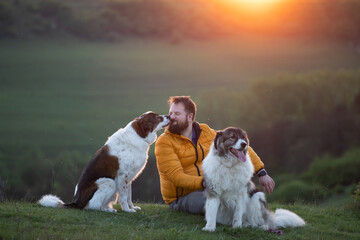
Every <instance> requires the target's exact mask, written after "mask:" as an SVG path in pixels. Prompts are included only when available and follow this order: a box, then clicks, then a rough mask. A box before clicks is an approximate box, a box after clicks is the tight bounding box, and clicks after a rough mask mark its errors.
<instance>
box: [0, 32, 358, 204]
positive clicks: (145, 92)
mask: <svg viewBox="0 0 360 240" xmlns="http://www.w3.org/2000/svg"><path fill="white" fill-rule="evenodd" d="M0 53H1V54H0V178H1V179H2V181H3V182H5V184H6V187H7V189H6V190H7V193H8V196H9V199H12V196H13V195H14V196H15V198H17V199H22V198H24V197H25V198H26V199H27V200H35V199H37V198H38V197H39V195H40V194H44V193H48V192H50V190H51V191H53V190H54V191H55V193H57V194H58V195H59V196H61V197H63V198H64V199H70V198H71V196H72V194H73V187H74V185H75V183H74V182H73V180H72V179H73V178H74V179H77V177H78V176H79V175H80V173H81V170H82V167H83V166H84V165H85V164H86V163H87V162H88V161H89V158H90V157H91V155H92V154H93V153H94V152H95V151H96V150H97V149H98V148H99V147H100V146H102V145H103V144H104V142H105V141H106V139H107V137H108V136H110V135H111V134H112V133H113V132H115V131H116V130H117V129H119V128H121V127H124V125H125V124H126V123H128V122H129V121H130V120H132V119H134V118H135V117H137V116H139V115H140V114H141V113H143V112H146V111H148V110H153V111H156V112H159V113H162V114H164V113H167V111H168V106H167V103H166V101H167V99H168V97H169V96H171V95H191V96H192V98H193V99H194V100H195V102H197V103H198V110H199V111H198V117H197V120H198V121H200V122H207V123H209V121H211V119H210V118H211V116H204V115H207V114H204V113H203V112H202V109H203V108H202V106H204V104H206V103H207V101H206V99H203V98H202V94H203V93H204V92H206V91H209V90H213V89H217V88H223V89H224V91H225V92H226V91H236V92H239V93H240V92H241V91H246V89H247V87H248V85H249V83H250V82H251V81H252V80H253V79H256V78H259V77H262V76H269V75H275V74H277V73H279V72H285V71H288V72H303V71H308V70H314V69H322V68H330V69H339V68H357V67H358V66H359V65H360V58H359V55H358V54H357V53H356V52H355V51H353V49H352V48H351V47H349V46H347V45H344V44H342V43H337V42H331V41H328V40H324V39H310V38H309V39H305V38H297V37H274V36H239V37H236V38H223V39H209V40H206V41H184V42H181V43H180V44H176V45H174V44H170V43H169V42H166V41H162V40H149V39H148V40H144V39H142V40H141V39H126V40H124V41H123V42H118V43H101V42H81V41H76V40H69V39H67V40H66V39H58V40H53V41H50V40H34V39H32V40H27V41H18V40H17V41H10V40H8V41H5V40H2V41H0ZM213 114H214V115H216V114H218V113H216V112H214V113H213ZM225 127H227V126H218V127H216V128H218V129H222V128H225ZM214 128H215V127H214ZM153 149H154V145H153V146H152V147H151V149H150V154H149V156H150V158H152V159H154V154H153ZM37 153H38V154H37ZM63 156H68V157H67V158H66V159H65V160H66V161H67V163H68V165H71V164H74V163H75V164H78V166H79V169H78V170H77V171H78V172H75V170H74V171H73V172H71V174H70V175H71V176H62V177H61V179H62V180H59V179H58V178H60V177H59V175H61V174H60V173H59V172H61V173H63V175H64V174H65V173H66V172H67V170H65V169H66V167H67V166H66V164H63V165H61V161H62V159H61V158H62V157H63ZM77 156H88V157H84V158H82V159H80V158H81V157H77ZM153 161H154V160H153ZM265 161H266V160H265ZM48 162H49V163H51V164H52V165H56V164H55V162H56V163H59V164H58V165H57V167H56V171H55V173H56V174H52V173H51V166H48V165H49V164H48ZM69 162H71V163H69ZM51 164H50V165H51ZM28 165H29V166H28ZM153 165H154V163H153ZM38 166H40V167H41V166H43V167H44V168H45V167H46V170H44V173H40V171H35V169H36V167H38ZM27 167H32V168H31V169H33V170H31V171H29V170H28V169H27ZM147 169H148V168H147ZM147 169H146V170H145V171H147ZM153 169H154V170H155V172H154V171H153V172H152V173H151V174H152V175H156V174H157V172H156V168H155V167H154V168H153ZM29 172H32V173H33V175H34V176H28V175H29ZM38 173H39V174H38ZM36 174H38V175H37V176H35V175H36ZM45 175H49V176H50V177H44V176H45ZM72 176H74V177H72ZM51 177H52V178H53V180H54V181H55V183H58V182H61V186H60V184H57V185H56V184H55V187H54V189H49V186H50V185H51V184H50V183H49V182H50V181H51V180H50V178H51ZM41 178H43V179H42V180H40V179H41ZM156 178H158V176H156ZM36 179H39V180H36ZM70 179H71V180H70ZM30 180H31V181H32V182H33V183H32V184H28V185H26V186H25V185H24V182H27V183H28V182H29V181H30ZM139 180H140V179H139ZM144 181H146V182H149V185H151V186H149V188H147V189H149V191H150V192H151V193H153V192H156V191H157V192H159V191H158V190H159V186H158V184H154V182H151V180H149V178H146V179H145V178H144V179H143V183H142V184H144ZM40 182H41V184H43V185H45V184H46V183H49V184H47V186H44V187H40V186H39V185H40ZM135 183H136V182H135ZM68 186H71V187H68ZM60 188H62V189H63V190H61V189H60ZM154 188H156V189H157V190H154ZM59 189H60V190H59ZM25 191H26V192H27V193H26V194H25V193H24V192H25ZM143 196H144V195H143V194H140V195H139V196H138V195H135V196H134V198H135V199H137V198H138V197H139V199H140V200H141V201H148V200H149V199H141V197H143ZM151 200H153V199H152V198H151Z"/></svg>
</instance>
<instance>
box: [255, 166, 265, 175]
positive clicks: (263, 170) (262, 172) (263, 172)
mask: <svg viewBox="0 0 360 240" xmlns="http://www.w3.org/2000/svg"><path fill="white" fill-rule="evenodd" d="M256 175H257V176H258V177H263V176H265V175H267V172H266V170H265V168H263V169H261V170H260V171H258V172H257V173H256Z"/></svg>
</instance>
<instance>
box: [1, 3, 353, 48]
mask: <svg viewBox="0 0 360 240" xmlns="http://www.w3.org/2000/svg"><path fill="white" fill-rule="evenodd" d="M359 12H360V1H359V0H335V1H326V0H318V1H288V3H286V4H285V3H284V4H283V7H281V8H280V7H279V8H278V9H274V12H273V13H272V14H271V15H269V16H266V17H264V19H263V20H262V21H256V22H255V21H253V19H252V18H251V17H249V16H248V15H247V14H246V13H245V12H244V10H243V9H242V8H240V7H239V8H234V6H233V5H229V3H227V2H226V1H216V0H212V1H204V0H184V1H180V2H179V1H175V0H174V1H171V0H156V1H155V0H154V1H149V0H132V1H116V0H109V1H100V0H99V1H98V0H93V1H86V2H84V1H79V2H78V5H75V4H70V3H69V2H67V1H59V0H50V1H45V0H29V1H20V0H12V1H6V2H1V3H0V38H29V37H53V36H56V37H59V36H73V37H75V38H80V39H86V40H101V41H104V40H105V41H118V40H121V39H122V38H124V37H128V36H132V37H134V36H135V37H157V38H165V39H169V40H170V41H173V42H175V43H176V42H178V41H181V40H182V39H188V38H195V39H207V38H211V37H216V36H221V35H229V34H238V33H244V32H251V33H257V32H263V33H267V34H272V33H273V34H282V35H302V36H309V37H316V36H322V37H326V38H329V39H336V40H341V41H345V42H346V43H349V44H353V45H354V46H355V47H356V48H359V44H360V29H359V27H358V26H360V17H359V14H358V13H359ZM359 51H360V50H359Z"/></svg>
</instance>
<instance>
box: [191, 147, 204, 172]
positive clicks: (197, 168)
mask: <svg viewBox="0 0 360 240" xmlns="http://www.w3.org/2000/svg"><path fill="white" fill-rule="evenodd" d="M191 143H192V144H193V146H194V148H195V153H196V160H195V162H194V165H195V167H196V170H197V172H198V175H199V176H201V174H200V170H199V167H198V166H197V165H196V163H197V161H198V160H199V157H198V150H197V146H195V144H194V143H193V142H191ZM199 145H200V144H199ZM200 147H201V145H200ZM201 149H202V147H201Z"/></svg>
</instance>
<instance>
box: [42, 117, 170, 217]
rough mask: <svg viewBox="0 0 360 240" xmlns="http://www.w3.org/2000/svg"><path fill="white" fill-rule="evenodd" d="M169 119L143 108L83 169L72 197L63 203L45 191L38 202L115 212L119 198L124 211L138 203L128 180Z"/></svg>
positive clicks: (142, 164) (143, 162)
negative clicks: (132, 197) (68, 201)
mask: <svg viewBox="0 0 360 240" xmlns="http://www.w3.org/2000/svg"><path fill="white" fill-rule="evenodd" d="M169 123H170V118H169V116H164V115H158V114H156V113H154V112H146V113H144V114H142V115H141V116H140V117H138V118H136V119H134V120H133V121H131V122H130V123H129V124H128V125H127V126H126V127H125V128H121V129H119V130H118V131H117V132H115V133H114V134H113V135H112V136H110V137H109V139H108V140H107V142H106V143H105V145H104V146H103V147H101V148H100V149H99V150H98V151H97V152H96V153H95V155H94V156H93V158H92V159H91V160H90V162H89V163H88V164H87V166H86V167H85V169H84V170H83V172H82V174H81V176H80V179H79V182H78V184H77V185H76V187H75V194H74V199H73V201H72V202H71V203H66V204H65V203H64V202H63V201H61V200H60V199H59V198H58V197H57V196H54V195H45V196H43V197H42V198H41V199H40V200H39V203H40V204H41V205H42V206H45V207H66V208H79V209H83V208H88V209H94V210H101V211H107V212H116V209H114V208H113V204H114V203H116V202H117V201H118V197H119V195H120V198H119V201H120V205H121V207H122V209H123V211H126V212H135V210H140V209H141V208H140V207H136V206H134V205H133V203H132V200H131V183H132V181H133V180H135V179H136V178H137V176H139V174H140V173H141V172H142V170H143V169H144V168H145V165H146V162H147V158H148V150H149V146H150V145H151V144H152V143H154V142H155V140H156V138H157V135H156V132H157V131H158V130H160V129H162V128H164V127H166V126H167V125H168V124H169Z"/></svg>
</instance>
